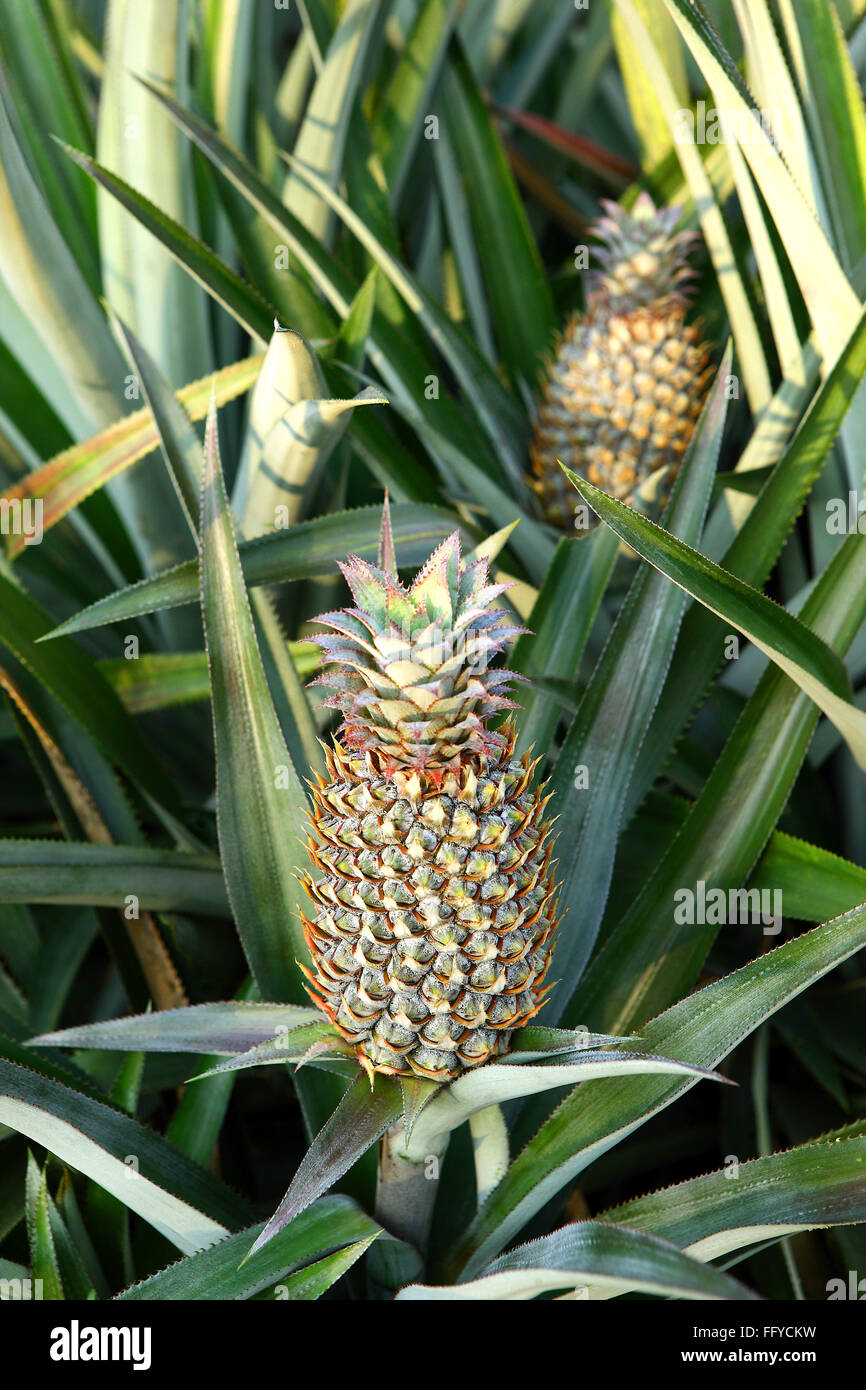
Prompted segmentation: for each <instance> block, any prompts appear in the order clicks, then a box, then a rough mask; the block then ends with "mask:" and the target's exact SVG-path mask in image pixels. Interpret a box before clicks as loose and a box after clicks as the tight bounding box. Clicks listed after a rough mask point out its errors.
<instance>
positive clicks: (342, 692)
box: [312, 496, 526, 779]
mask: <svg viewBox="0 0 866 1390" xmlns="http://www.w3.org/2000/svg"><path fill="white" fill-rule="evenodd" d="M378 559H379V562H378V565H371V564H370V563H369V562H368V561H366V560H362V559H359V558H358V556H357V555H352V556H350V557H349V559H348V561H347V562H346V563H345V564H341V565H340V569H341V571H342V573H343V576H344V577H345V580H346V583H347V584H348V586H349V588H350V590H351V592H352V597H353V598H354V600H355V603H356V605H357V606H356V607H354V608H341V609H339V610H338V611H337V612H333V613H323V614H322V615H321V616H320V617H318V618H316V619H315V621H316V622H318V623H322V624H323V625H324V626H326V627H329V628H331V629H332V632H329V633H327V634H322V635H321V636H319V637H316V638H314V639H313V640H314V641H316V642H318V644H319V646H320V647H321V648H322V651H323V652H324V659H325V661H326V662H328V663H329V664H332V665H333V666H334V667H336V669H335V670H332V671H330V672H328V673H326V674H324V675H321V676H318V677H317V678H316V680H315V681H313V682H312V684H314V685H325V686H328V687H329V688H330V689H332V690H334V691H335V692H336V693H335V694H333V695H331V696H330V697H329V698H328V699H327V700H326V701H325V702H324V703H325V705H326V706H327V707H329V708H332V709H339V710H342V712H343V716H344V718H343V723H342V725H341V727H340V729H339V731H338V733H339V735H340V738H341V741H342V744H343V746H344V747H345V748H346V750H347V751H350V752H358V753H362V754H374V755H376V754H377V755H379V757H380V758H381V764H382V768H383V770H384V771H385V773H386V775H390V774H391V773H393V772H394V771H395V770H397V769H416V768H417V769H421V768H423V769H426V770H428V771H429V772H430V773H431V774H432V775H433V776H434V779H435V778H436V777H439V776H441V775H444V773H445V772H447V771H458V770H459V769H460V767H461V765H462V764H463V763H464V762H465V761H466V759H467V757H469V756H481V757H484V758H486V759H488V760H496V759H497V758H498V757H499V756H500V755H501V754H502V753H503V752H504V751H506V750H507V748H508V746H509V745H508V741H507V738H505V737H504V736H503V735H502V734H497V733H495V732H494V731H493V730H491V729H488V728H487V726H486V722H485V721H486V720H487V719H489V718H490V717H491V716H492V715H494V714H495V713H497V712H498V711H500V710H503V709H514V708H516V706H515V704H514V702H513V701H512V700H510V699H508V698H507V696H506V694H505V692H506V691H507V690H508V688H509V686H510V684H511V682H512V681H513V680H519V679H521V677H519V676H517V675H516V674H515V673H514V672H511V671H506V670H504V669H502V668H497V669H492V668H491V667H490V666H489V664H488V663H489V661H490V659H491V658H492V657H495V656H496V655H497V654H498V653H499V652H501V651H502V649H503V648H504V647H505V646H506V644H507V643H508V642H510V641H511V640H512V639H513V638H514V637H516V636H517V635H518V634H520V633H522V632H525V631H526V629H525V628H522V627H515V626H513V625H511V624H509V623H507V622H504V621H503V620H504V619H507V618H508V617H509V614H508V612H507V611H506V610H505V609H502V608H491V607H490V605H491V603H492V602H493V600H494V599H496V598H497V597H498V596H499V595H500V594H501V593H502V592H503V591H504V590H505V589H507V588H509V587H510V586H509V585H507V584H489V583H488V574H487V560H486V559H476V560H470V561H468V562H467V561H464V560H463V559H462V558H461V555H460V533H459V532H458V531H455V532H454V533H453V535H451V536H449V537H448V538H447V540H444V541H443V542H442V544H441V545H440V546H438V547H437V549H436V550H434V552H433V554H432V555H431V556H430V558H429V559H428V560H427V562H426V564H425V565H424V566H423V568H422V569H420V570H419V571H418V574H417V575H416V576H415V579H414V580H413V582H412V584H411V585H410V586H409V587H408V588H407V587H405V586H404V585H403V584H402V583H401V582H400V580H399V578H398V575H397V564H396V559H395V554H394V540H393V534H392V530H391V516H390V510H389V506H388V498H387V496H386V498H385V506H384V509H383V512H382V529H381V533H380V537H379V557H378Z"/></svg>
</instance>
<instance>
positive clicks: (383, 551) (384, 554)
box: [379, 488, 397, 579]
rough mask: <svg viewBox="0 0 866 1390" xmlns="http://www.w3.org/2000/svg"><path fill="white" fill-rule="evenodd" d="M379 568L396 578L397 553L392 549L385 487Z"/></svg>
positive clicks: (392, 543)
mask: <svg viewBox="0 0 866 1390" xmlns="http://www.w3.org/2000/svg"><path fill="white" fill-rule="evenodd" d="M379 569H380V570H384V572H385V574H389V575H390V576H391V578H392V579H396V578H397V555H396V552H395V550H394V533H393V531H392V530H391V504H390V501H389V500H388V490H387V488H386V489H385V501H384V504H383V506H382V529H381V530H380V532H379Z"/></svg>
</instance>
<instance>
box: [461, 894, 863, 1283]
mask: <svg viewBox="0 0 866 1390" xmlns="http://www.w3.org/2000/svg"><path fill="white" fill-rule="evenodd" d="M864 945H866V908H858V909H855V910H854V911H853V912H849V913H846V915H845V916H844V917H840V918H837V919H836V920H835V921H833V922H829V923H827V924H825V925H824V926H820V927H815V928H814V929H813V930H812V931H809V932H806V933H804V935H803V936H800V937H798V938H797V939H796V940H795V941H789V942H787V943H786V944H785V945H784V946H779V947H778V948H777V949H776V950H775V951H771V952H768V953H765V954H764V955H761V956H759V957H758V959H757V960H756V961H754V962H753V963H752V964H751V965H746V966H744V967H743V968H742V969H741V970H737V971H735V972H734V973H733V974H732V975H728V976H726V977H725V978H724V979H722V980H719V981H717V982H716V983H715V984H712V985H708V986H707V987H706V988H705V989H702V990H699V991H697V992H696V993H694V994H691V995H689V996H688V997H687V998H685V999H683V1000H682V1001H681V1002H680V1003H678V1004H675V1005H674V1006H673V1008H671V1009H669V1010H668V1011H667V1012H666V1013H663V1014H661V1015H660V1016H659V1017H658V1018H656V1019H653V1020H652V1021H651V1022H650V1023H647V1024H646V1025H645V1026H644V1027H643V1028H642V1030H641V1035H642V1044H643V1046H644V1047H646V1048H648V1049H649V1048H652V1049H654V1050H656V1049H657V1050H659V1051H662V1052H664V1053H665V1054H666V1055H668V1056H671V1055H673V1056H677V1055H678V1056H680V1057H685V1056H688V1057H689V1058H690V1059H691V1060H692V1061H693V1062H695V1063H699V1064H700V1065H703V1066H707V1067H715V1066H717V1065H718V1064H719V1062H720V1061H721V1060H722V1058H724V1057H726V1056H727V1055H728V1053H729V1052H731V1051H733V1049H734V1048H735V1047H736V1046H737V1045H738V1043H739V1042H741V1041H742V1039H743V1038H744V1037H745V1036H746V1035H747V1034H748V1033H750V1032H751V1031H753V1029H755V1028H756V1027H757V1026H758V1025H759V1024H760V1023H762V1022H764V1020H765V1019H766V1018H768V1017H770V1016H771V1015H772V1014H774V1013H775V1012H776V1011H777V1010H778V1009H780V1008H782V1007H783V1006H784V1005H785V1004H786V1003H788V1002H789V1000H791V999H793V998H795V997H796V996H797V995H798V994H800V993H801V992H802V991H803V990H804V989H807V988H808V986H809V985H810V984H812V983H813V982H814V981H815V980H818V979H820V978H821V977H822V976H823V975H826V974H827V973H828V971H830V970H832V969H834V967H835V966H837V965H838V964H840V962H841V961H843V960H847V959H848V957H849V956H852V955H853V954H854V953H855V952H857V951H859V950H860V949H861V948H862V947H863V946H864ZM694 1084H695V1083H694V1082H692V1081H682V1082H673V1083H671V1082H666V1081H664V1080H662V1079H660V1078H659V1079H658V1080H655V1079H650V1078H639V1077H635V1078H634V1079H633V1080H628V1081H626V1080H623V1081H610V1082H603V1081H602V1082H599V1084H598V1085H597V1086H594V1087H589V1086H588V1087H585V1088H581V1087H578V1088H577V1089H576V1090H575V1091H573V1092H572V1094H571V1095H570V1096H569V1097H568V1098H567V1099H566V1100H565V1101H564V1102H563V1103H562V1105H560V1107H559V1109H558V1110H557V1111H555V1113H554V1114H553V1115H552V1116H551V1118H550V1119H549V1120H547V1122H546V1123H545V1124H544V1125H543V1126H542V1128H541V1130H540V1131H539V1132H538V1134H537V1135H536V1136H535V1138H534V1139H532V1141H531V1142H530V1143H529V1144H528V1145H527V1147H526V1148H525V1149H524V1150H523V1152H522V1153H521V1154H520V1155H519V1157H518V1158H516V1159H515V1160H514V1162H513V1163H512V1164H511V1166H510V1168H509V1170H508V1172H507V1173H506V1174H505V1177H504V1178H503V1179H502V1181H501V1182H500V1183H499V1185H498V1186H497V1187H496V1188H495V1189H494V1191H493V1193H492V1194H491V1196H490V1198H489V1199H488V1201H487V1203H486V1204H485V1206H484V1207H483V1209H482V1210H481V1211H480V1212H479V1214H478V1216H477V1217H476V1218H475V1220H474V1221H473V1222H472V1224H471V1225H470V1227H469V1228H468V1230H467V1231H466V1234H465V1235H464V1236H463V1237H462V1239H461V1240H460V1241H459V1242H458V1244H457V1246H456V1248H455V1249H454V1250H453V1251H451V1252H450V1253H449V1255H448V1257H447V1258H446V1260H445V1261H444V1265H443V1269H442V1271H441V1272H442V1274H443V1275H444V1277H445V1278H451V1279H456V1278H459V1277H463V1278H469V1277H472V1276H473V1275H476V1274H478V1273H479V1272H480V1271H481V1269H482V1268H483V1267H484V1265H485V1264H486V1263H487V1262H488V1260H489V1259H490V1258H491V1257H492V1256H494V1255H495V1254H496V1253H497V1252H498V1251H499V1250H501V1249H502V1248H503V1246H504V1245H505V1244H507V1242H508V1241H510V1240H512V1239H513V1238H514V1236H515V1235H516V1234H517V1232H518V1231H519V1230H520V1229H521V1227H522V1226H523V1225H525V1223H526V1222H527V1221H528V1220H529V1219H530V1218H531V1217H532V1216H533V1215H534V1214H535V1213H536V1212H537V1211H540V1210H541V1208H542V1207H543V1206H544V1205H545V1203H546V1202H548V1201H549V1200H550V1198H551V1197H553V1196H554V1194H555V1193H556V1192H558V1191H560V1190H561V1189H562V1188H563V1187H564V1186H565V1185H566V1184H567V1183H568V1182H570V1181H572V1180H573V1178H574V1177H575V1176H576V1175H577V1174H578V1173H580V1172H581V1171H582V1170H583V1169H584V1168H586V1167H587V1166H588V1164H589V1163H591V1162H592V1160H593V1159H594V1158H596V1157H598V1156H599V1155H600V1154H602V1153H605V1152H606V1151H607V1150H608V1149H610V1148H612V1147H613V1145H614V1144H616V1143H618V1142H619V1141H620V1140H621V1139H623V1138H625V1137H626V1136H627V1135H628V1134H630V1133H631V1132H632V1131H633V1130H635V1129H637V1128H638V1127H639V1126H640V1125H641V1124H643V1123H644V1122H645V1121H646V1120H647V1119H649V1117H650V1116H651V1115H653V1114H657V1113H658V1112H659V1111H661V1110H663V1109H665V1108H666V1107H667V1106H668V1105H670V1104H671V1103H672V1102H673V1101H674V1100H676V1099H678V1097H679V1096H681V1095H683V1094H684V1093H685V1092H686V1091H687V1090H689V1089H690V1087H691V1086H692V1085H694Z"/></svg>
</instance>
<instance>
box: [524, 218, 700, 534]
mask: <svg viewBox="0 0 866 1390" xmlns="http://www.w3.org/2000/svg"><path fill="white" fill-rule="evenodd" d="M603 206H604V207H605V209H606V212H607V216H606V217H603V218H601V219H600V220H599V221H598V222H597V223H596V224H595V227H594V232H595V234H596V236H598V237H599V238H600V239H601V241H602V242H603V246H602V248H601V249H600V250H598V251H597V252H596V257H597V259H598V261H599V262H600V263H601V269H600V270H597V271H593V272H592V275H591V281H590V288H589V291H588V295H587V311H586V314H585V315H584V316H583V317H580V316H579V315H575V316H574V317H573V318H572V319H571V321H570V322H569V324H568V326H567V328H566V330H565V332H564V334H563V335H562V338H561V339H560V341H559V343H558V344H557V347H556V352H555V355H554V358H553V362H552V364H551V366H550V368H549V370H548V374H547V379H546V382H545V385H544V388H543V391H542V398H541V400H540V402H539V405H538V418H537V424H536V432H535V439H534V441H533V445H532V467H533V473H534V475H535V476H534V478H533V480H532V486H533V487H534V489H535V491H536V493H537V495H538V497H539V499H540V501H541V505H542V508H543V510H544V513H545V515H546V517H547V519H548V520H549V521H550V522H552V523H553V524H554V525H555V526H559V527H564V528H571V526H572V524H573V517H574V507H575V500H576V499H575V492H574V489H573V488H572V486H571V484H570V483H569V482H568V479H567V478H566V477H565V475H564V474H563V472H562V470H561V468H560V467H559V464H558V463H557V459H561V460H562V462H563V463H564V464H565V465H566V467H567V468H570V469H571V470H572V472H574V473H577V474H579V475H581V476H582V477H585V478H588V479H589V481H590V482H591V483H594V484H595V485H596V486H597V487H601V488H604V489H605V491H606V492H609V493H611V494H612V495H613V496H614V497H617V498H619V499H620V500H622V501H626V500H628V499H629V498H630V497H631V496H632V494H633V493H634V491H635V489H636V488H638V487H639V486H640V485H641V484H642V483H643V482H644V481H645V479H646V478H648V477H649V475H650V474H651V473H653V472H655V471H656V469H658V468H661V467H662V466H663V465H669V466H670V469H671V471H670V474H669V475H668V482H667V486H668V487H669V486H670V482H672V480H673V477H674V476H675V473H676V470H677V468H678V467H679V464H680V462H681V461H682V457H683V455H684V453H685V451H686V449H687V448H688V445H689V441H690V439H691V437H692V433H693V431H694V428H695V424H696V422H697V419H698V416H699V414H700V412H701V407H702V405H703V402H704V397H705V395H706V391H707V388H708V385H709V382H710V378H711V376H712V367H711V365H710V362H709V344H707V343H702V342H701V328H700V325H699V324H697V323H691V324H689V323H687V322H686V312H687V309H688V304H689V300H690V294H689V292H688V283H689V281H690V279H691V277H692V271H691V269H690V268H689V266H688V264H687V261H686V256H687V254H688V251H689V248H690V246H691V244H692V242H693V240H694V235H695V234H694V233H692V232H675V231H674V227H675V226H676V223H677V222H678V220H679V216H680V209H679V208H662V209H659V208H656V206H655V204H654V203H653V201H652V199H651V198H650V196H649V194H648V193H641V194H640V196H639V197H638V198H637V200H636V202H635V204H634V208H633V209H632V211H631V212H626V211H625V209H624V208H621V207H620V206H619V205H618V204H617V203H604V204H603Z"/></svg>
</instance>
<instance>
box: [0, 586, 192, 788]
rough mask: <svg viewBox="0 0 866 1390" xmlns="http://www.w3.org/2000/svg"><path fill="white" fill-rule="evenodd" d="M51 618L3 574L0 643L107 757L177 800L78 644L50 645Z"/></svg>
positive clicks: (132, 724)
mask: <svg viewBox="0 0 866 1390" xmlns="http://www.w3.org/2000/svg"><path fill="white" fill-rule="evenodd" d="M50 627H51V623H50V620H49V619H48V617H47V615H46V614H45V613H43V611H42V610H41V609H40V607H39V605H38V604H36V603H34V601H33V599H31V598H30V597H29V596H28V595H27V594H25V593H24V592H23V590H21V589H18V588H17V587H16V586H15V585H14V584H12V583H11V582H10V581H9V580H8V579H4V578H3V576H2V575H0V643H2V644H3V645H5V646H6V647H8V648H9V649H10V650H11V651H12V652H13V653H14V655H15V656H16V657H17V658H18V660H19V661H21V662H22V663H23V664H24V665H25V666H26V667H27V669H28V670H29V671H31V672H32V673H33V675H34V676H36V677H37V679H38V680H39V681H41V682H42V684H43V685H44V686H45V687H46V688H47V689H48V690H49V691H50V692H51V694H52V695H53V696H54V697H55V698H56V699H57V700H59V701H60V703H61V704H62V705H63V707H64V708H65V709H67V710H68V711H69V713H70V714H71V715H72V716H73V718H75V719H77V720H78V722H79V723H80V724H81V725H82V726H83V728H84V729H85V730H86V731H87V732H88V733H89V734H90V735H91V737H92V738H93V739H94V741H95V743H96V744H97V746H98V747H99V748H100V749H101V750H102V751H103V753H104V754H105V755H106V757H107V758H109V759H110V760H111V761H112V762H114V763H116V764H117V765H118V767H120V768H122V769H123V770H124V771H125V772H127V773H128V774H129V776H131V777H132V778H133V779H134V780H135V781H136V782H137V783H138V785H139V786H140V787H141V789H142V790H143V791H145V792H147V793H148V795H150V796H152V797H154V799H155V800H156V801H158V802H160V803H161V804H162V805H163V806H165V807H168V808H171V807H173V806H174V805H175V804H176V793H175V791H174V788H173V785H172V781H171V778H170V777H169V775H168V773H167V772H166V771H165V769H164V768H163V766H162V764H161V763H159V762H158V761H157V760H156V759H155V758H154V756H153V754H152V752H151V751H150V750H149V749H148V748H147V747H146V745H145V743H144V740H143V739H142V737H141V735H140V733H139V731H138V728H137V726H136V724H135V722H134V721H133V719H132V718H131V716H130V715H128V714H127V712H126V710H125V709H124V708H123V706H122V705H121V703H120V701H119V700H118V698H117V696H116V695H115V693H114V691H113V690H112V689H111V686H110V685H109V684H108V682H107V681H106V680H105V678H104V677H103V676H102V675H100V673H99V671H98V670H97V669H96V666H95V664H94V663H93V661H92V660H91V659H90V657H89V656H87V654H86V653H85V652H84V651H82V649H81V648H80V647H79V646H78V645H77V644H76V643H75V642H71V641H67V640H63V641H61V643H60V644H59V645H55V644H50V645H46V644H45V643H43V642H41V641H40V640H39V639H40V638H42V637H44V636H45V635H46V633H47V632H48V631H49V630H50Z"/></svg>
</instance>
